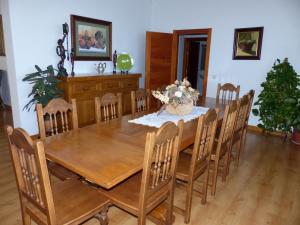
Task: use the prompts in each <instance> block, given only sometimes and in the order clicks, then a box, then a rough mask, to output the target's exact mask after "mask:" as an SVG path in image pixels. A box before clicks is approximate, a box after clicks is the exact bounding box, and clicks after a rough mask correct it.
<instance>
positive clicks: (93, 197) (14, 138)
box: [6, 126, 108, 225]
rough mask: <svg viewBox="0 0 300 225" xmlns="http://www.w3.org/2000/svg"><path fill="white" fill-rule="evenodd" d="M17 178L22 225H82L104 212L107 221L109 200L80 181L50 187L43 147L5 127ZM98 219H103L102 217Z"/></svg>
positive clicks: (25, 134) (103, 220)
mask: <svg viewBox="0 0 300 225" xmlns="http://www.w3.org/2000/svg"><path fill="white" fill-rule="evenodd" d="M6 132H7V137H8V141H9V146H10V152H11V156H12V161H13V166H14V171H15V175H16V180H17V185H18V190H19V197H20V203H21V211H22V218H23V224H24V225H29V224H31V220H34V221H35V222H36V223H37V224H49V225H58V224H80V223H82V222H84V221H85V220H87V219H89V218H91V217H92V216H94V215H96V214H98V213H100V212H101V211H102V219H101V220H102V224H105V222H107V219H106V211H107V207H106V204H107V203H108V199H107V198H106V197H104V196H102V195H101V194H99V193H97V191H96V190H94V189H90V188H89V187H87V186H85V185H84V184H82V183H81V182H80V181H78V180H70V181H65V182H62V181H60V182H58V181H57V182H53V183H52V186H51V185H50V180H49V174H48V170H47V164H46V158H45V152H44V145H43V142H41V141H38V142H37V143H34V142H33V141H32V139H31V138H30V136H29V135H28V134H27V133H26V131H24V130H22V129H19V128H17V129H13V128H12V127H11V126H7V127H6ZM99 217H101V216H100V215H99Z"/></svg>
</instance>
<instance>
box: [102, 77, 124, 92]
mask: <svg viewBox="0 0 300 225" xmlns="http://www.w3.org/2000/svg"><path fill="white" fill-rule="evenodd" d="M118 88H120V83H119V81H118V80H107V81H103V82H102V88H101V90H102V91H107V90H111V89H118Z"/></svg>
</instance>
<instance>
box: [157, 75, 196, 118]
mask: <svg viewBox="0 0 300 225" xmlns="http://www.w3.org/2000/svg"><path fill="white" fill-rule="evenodd" d="M152 95H153V96H154V97H155V98H157V99H159V100H160V101H161V102H162V103H163V104H164V106H163V108H164V109H165V110H166V111H167V112H168V113H170V114H174V115H187V114H190V113H191V112H192V110H193V105H194V102H196V101H197V99H198V96H199V92H198V91H197V90H195V89H193V88H192V87H191V84H190V82H189V81H188V80H187V79H186V78H185V79H183V81H178V80H176V81H175V83H174V84H171V85H168V86H167V87H166V89H165V90H163V91H158V90H156V91H152Z"/></svg>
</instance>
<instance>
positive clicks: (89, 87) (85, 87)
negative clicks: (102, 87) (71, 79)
mask: <svg viewBox="0 0 300 225" xmlns="http://www.w3.org/2000/svg"><path fill="white" fill-rule="evenodd" d="M72 90H73V91H72V93H73V94H83V93H90V92H95V91H97V84H96V83H94V82H93V83H78V84H73V85H72Z"/></svg>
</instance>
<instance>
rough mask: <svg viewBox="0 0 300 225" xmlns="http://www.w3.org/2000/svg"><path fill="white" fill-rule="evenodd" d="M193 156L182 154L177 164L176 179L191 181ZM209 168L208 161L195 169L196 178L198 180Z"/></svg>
mask: <svg viewBox="0 0 300 225" xmlns="http://www.w3.org/2000/svg"><path fill="white" fill-rule="evenodd" d="M191 161H192V155H191V154H190V153H184V152H183V153H180V155H179V160H178V164H177V171H176V178H177V179H179V180H182V181H189V180H190V178H189V173H190V167H191ZM206 167H207V163H206V161H203V162H201V163H200V164H198V165H197V166H196V168H195V172H194V178H197V177H198V176H200V175H201V174H202V173H204V172H205V169H206Z"/></svg>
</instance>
